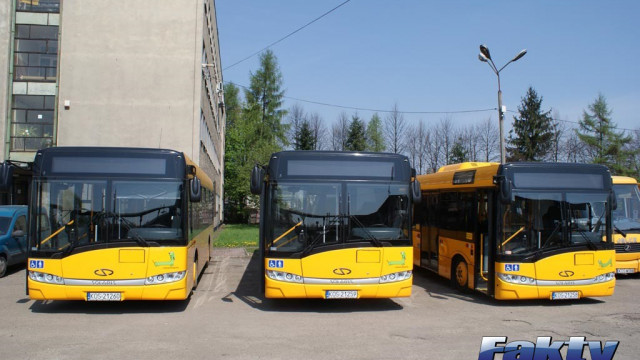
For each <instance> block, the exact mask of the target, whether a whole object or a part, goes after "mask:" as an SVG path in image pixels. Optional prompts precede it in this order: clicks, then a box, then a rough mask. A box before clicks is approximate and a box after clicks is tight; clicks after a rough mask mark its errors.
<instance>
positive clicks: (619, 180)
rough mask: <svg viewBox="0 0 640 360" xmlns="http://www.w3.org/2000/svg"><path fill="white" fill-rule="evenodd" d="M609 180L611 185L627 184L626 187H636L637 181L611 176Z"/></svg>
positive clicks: (630, 178)
mask: <svg viewBox="0 0 640 360" xmlns="http://www.w3.org/2000/svg"><path fill="white" fill-rule="evenodd" d="M611 180H613V184H614V185H616V184H628V185H636V184H638V181H637V180H636V179H634V178H632V177H628V176H616V175H614V176H611Z"/></svg>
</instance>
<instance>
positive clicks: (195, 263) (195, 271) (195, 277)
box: [191, 256, 199, 292]
mask: <svg viewBox="0 0 640 360" xmlns="http://www.w3.org/2000/svg"><path fill="white" fill-rule="evenodd" d="M198 275H199V274H198V257H197V256H196V257H195V259H194V260H193V286H192V287H191V291H192V292H193V290H195V289H196V288H197V287H198Z"/></svg>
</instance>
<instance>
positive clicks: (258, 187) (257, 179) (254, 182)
mask: <svg viewBox="0 0 640 360" xmlns="http://www.w3.org/2000/svg"><path fill="white" fill-rule="evenodd" d="M262 179H264V170H262V168H261V167H260V166H258V165H256V166H254V167H253V170H251V179H250V180H251V184H250V190H251V193H252V194H253V195H260V194H262Z"/></svg>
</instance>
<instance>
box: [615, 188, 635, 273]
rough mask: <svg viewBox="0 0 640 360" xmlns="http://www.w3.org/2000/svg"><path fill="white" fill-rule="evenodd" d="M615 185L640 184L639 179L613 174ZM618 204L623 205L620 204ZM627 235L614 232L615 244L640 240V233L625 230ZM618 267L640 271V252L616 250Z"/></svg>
mask: <svg viewBox="0 0 640 360" xmlns="http://www.w3.org/2000/svg"><path fill="white" fill-rule="evenodd" d="M611 180H612V181H613V184H614V185H638V187H640V184H638V181H637V180H636V179H634V178H632V177H628V176H611ZM618 206H621V205H620V204H618ZM625 233H626V235H627V237H626V238H625V237H624V236H622V235H620V234H618V233H615V232H614V234H613V243H614V244H636V243H638V242H640V233H637V232H629V231H625ZM616 269H624V270H625V272H626V273H627V274H632V273H637V272H640V252H616Z"/></svg>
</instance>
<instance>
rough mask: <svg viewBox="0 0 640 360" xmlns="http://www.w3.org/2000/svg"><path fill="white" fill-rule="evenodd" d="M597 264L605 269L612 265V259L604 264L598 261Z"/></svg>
mask: <svg viewBox="0 0 640 360" xmlns="http://www.w3.org/2000/svg"><path fill="white" fill-rule="evenodd" d="M598 264H600V267H602V268H606V267H609V266H611V265H612V264H613V259H609V261H607V262H606V263H605V262H602V260H598Z"/></svg>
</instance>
